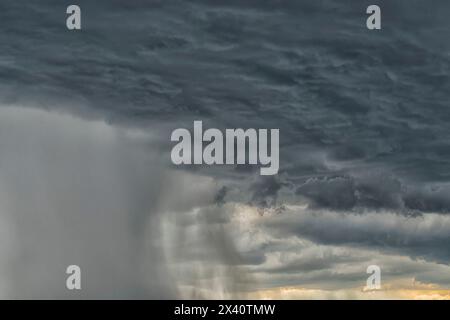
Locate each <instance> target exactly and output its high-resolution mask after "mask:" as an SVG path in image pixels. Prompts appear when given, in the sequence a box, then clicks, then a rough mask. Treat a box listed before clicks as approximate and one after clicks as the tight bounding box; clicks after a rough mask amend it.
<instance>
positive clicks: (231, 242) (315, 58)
mask: <svg viewBox="0 0 450 320" xmlns="http://www.w3.org/2000/svg"><path fill="white" fill-rule="evenodd" d="M78 4H79V5H80V7H81V9H82V30H81V31H77V32H71V31H68V30H67V29H66V28H65V18H66V14H65V12H66V6H67V5H68V4H66V3H64V2H61V1H57V0H44V1H25V0H17V1H2V2H1V3H0V24H1V30H2V31H1V32H0V48H1V50H0V280H1V281H0V294H1V296H2V297H6V298H10V297H13V298H236V297H238V298H247V297H248V298H255V297H256V298H335V299H347V298H349V299H359V298H374V299H378V298H449V290H450V283H449V280H448V279H450V277H449V276H450V269H449V267H448V264H449V262H450V256H449V252H450V251H449V250H448V249H449V246H448V241H449V240H450V239H449V234H450V233H449V232H450V215H449V214H450V200H449V199H450V180H449V178H450V177H449V172H450V160H449V159H450V152H449V150H450V148H449V141H450V126H449V125H448V122H449V120H450V111H449V110H450V109H449V105H448V104H449V101H450V79H449V74H450V45H449V42H448V41H447V39H448V35H449V32H450V22H449V20H448V14H447V13H448V12H449V10H450V2H448V1H444V0H442V1H441V0H437V1H433V3H428V2H425V1H419V0H408V1H406V0H396V1H379V3H378V4H379V5H380V7H381V8H382V19H383V20H382V30H380V31H375V32H372V31H369V30H367V29H366V28H365V19H366V14H365V11H366V8H367V6H368V5H369V4H372V3H371V2H369V1H350V0H345V1H332V0H321V1H309V0H258V1H257V0H239V1H238V0H231V1H230V0H227V1H225V0H215V1H209V0H208V1H206V0H205V1H204V0H194V1H181V0H168V1H160V0H149V1H142V0H129V1H119V0H112V1H104V0H99V1H85V0H79V1H78ZM194 120H201V121H203V124H204V127H205V128H206V127H214V128H221V129H223V128H239V127H241V128H279V129H280V171H279V174H278V175H277V176H276V177H260V176H259V175H258V170H257V168H254V167H252V166H245V165H238V166H222V167H219V166H212V167H203V166H190V167H182V168H180V167H174V166H172V164H171V162H170V156H169V153H170V148H171V143H170V139H169V137H170V132H171V131H172V130H173V129H175V128H179V127H187V128H189V127H192V122H193V121H194ZM70 264H77V265H79V266H80V267H81V270H82V284H81V285H82V290H81V291H79V292H72V291H68V290H67V289H66V288H65V279H66V276H67V275H66V274H65V268H66V267H67V266H68V265H70ZM371 264H376V265H379V266H380V267H381V270H382V290H381V291H379V292H371V291H367V290H364V286H365V281H366V279H367V274H366V268H367V266H368V265H371Z"/></svg>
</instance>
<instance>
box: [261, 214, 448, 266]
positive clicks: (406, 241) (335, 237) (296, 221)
mask: <svg viewBox="0 0 450 320" xmlns="http://www.w3.org/2000/svg"><path fill="white" fill-rule="evenodd" d="M281 216H282V217H281ZM267 225H268V226H269V230H271V232H274V233H275V234H276V235H277V236H279V237H281V236H286V235H297V236H298V237H302V238H306V239H310V240H311V241H313V242H315V243H319V244H325V245H348V246H353V247H361V248H372V249H374V248H376V249H377V250H383V251H385V252H387V253H395V254H405V255H409V256H411V257H414V258H423V259H427V260H430V261H437V262H439V263H447V262H448V261H449V260H450V255H449V251H448V241H449V240H450V238H449V227H450V217H449V216H447V215H438V214H424V215H421V216H414V217H411V216H404V215H400V214H397V213H394V212H382V211H372V212H365V213H364V214H354V213H352V214H350V213H339V212H333V211H326V210H319V211H309V210H304V211H298V212H295V210H294V211H289V213H285V215H284V216H283V215H280V216H277V217H275V218H274V219H273V220H270V221H268V222H267Z"/></svg>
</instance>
